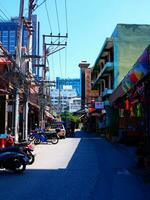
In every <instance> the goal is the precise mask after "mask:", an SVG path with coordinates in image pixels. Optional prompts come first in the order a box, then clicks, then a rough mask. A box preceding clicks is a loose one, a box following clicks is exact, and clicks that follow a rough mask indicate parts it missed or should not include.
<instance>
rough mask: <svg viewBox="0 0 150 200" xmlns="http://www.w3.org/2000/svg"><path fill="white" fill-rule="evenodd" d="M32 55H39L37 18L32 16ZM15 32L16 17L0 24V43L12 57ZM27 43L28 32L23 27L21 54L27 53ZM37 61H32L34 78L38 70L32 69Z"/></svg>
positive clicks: (14, 48) (14, 45)
mask: <svg viewBox="0 0 150 200" xmlns="http://www.w3.org/2000/svg"><path fill="white" fill-rule="evenodd" d="M32 25H33V30H34V31H33V33H32V52H30V54H32V55H39V22H37V16H36V15H33V16H32ZM17 31H18V17H14V18H11V20H10V21H5V22H0V41H1V42H2V45H3V47H4V48H5V49H7V50H8V52H9V53H10V54H11V55H13V56H14V58H15V51H16V44H17ZM27 41H28V31H27V29H26V28H25V26H24V27H23V33H22V54H24V53H26V51H27ZM37 62H38V61H35V60H34V61H33V62H32V63H33V65H32V73H33V74H35V75H36V76H39V70H38V68H37V67H34V64H36V63H37Z"/></svg>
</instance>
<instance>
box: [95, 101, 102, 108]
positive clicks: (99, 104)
mask: <svg viewBox="0 0 150 200" xmlns="http://www.w3.org/2000/svg"><path fill="white" fill-rule="evenodd" d="M95 108H96V109H104V102H103V101H96V102H95Z"/></svg>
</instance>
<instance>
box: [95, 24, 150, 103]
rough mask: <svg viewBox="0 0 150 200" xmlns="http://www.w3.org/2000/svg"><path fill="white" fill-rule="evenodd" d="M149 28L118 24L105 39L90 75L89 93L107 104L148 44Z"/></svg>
mask: <svg viewBox="0 0 150 200" xmlns="http://www.w3.org/2000/svg"><path fill="white" fill-rule="evenodd" d="M149 34H150V25H136V24H118V25H117V26H116V28H115V30H114V31H113V33H112V35H111V37H109V38H106V40H105V42H104V44H103V47H102V49H101V51H100V53H99V55H98V57H97V59H96V61H95V64H94V66H93V68H92V72H91V79H92V80H91V82H92V89H98V90H99V94H100V96H101V97H102V98H103V100H104V101H105V100H107V98H108V96H109V95H110V94H112V92H113V90H114V89H115V88H116V87H117V86H118V85H119V83H120V82H121V80H122V79H123V77H124V76H125V75H126V73H127V72H128V71H129V69H130V68H131V66H133V64H134V62H135V61H136V60H137V58H138V56H139V55H140V54H141V53H142V52H143V50H144V48H146V46H147V45H148V44H149V43H150V37H149Z"/></svg>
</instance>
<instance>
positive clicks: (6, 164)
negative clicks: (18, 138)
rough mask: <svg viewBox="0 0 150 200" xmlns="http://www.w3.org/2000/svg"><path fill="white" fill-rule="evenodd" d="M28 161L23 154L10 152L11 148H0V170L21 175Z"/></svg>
mask: <svg viewBox="0 0 150 200" xmlns="http://www.w3.org/2000/svg"><path fill="white" fill-rule="evenodd" d="M28 162H29V159H28V157H27V156H26V155H25V154H22V153H19V152H13V151H11V147H6V148H0V168H1V169H7V170H11V171H14V172H17V173H21V172H23V171H24V170H25V169H26V165H27V164H28Z"/></svg>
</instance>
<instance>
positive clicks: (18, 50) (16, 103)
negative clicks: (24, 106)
mask: <svg viewBox="0 0 150 200" xmlns="http://www.w3.org/2000/svg"><path fill="white" fill-rule="evenodd" d="M23 9H24V0H20V9H19V20H18V21H19V23H18V32H17V48H16V64H17V66H18V67H19V68H20V67H21V46H22V29H23V20H22V17H23ZM13 134H14V135H15V142H16V143H17V142H18V139H19V83H18V78H17V77H16V88H14V100H13Z"/></svg>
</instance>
